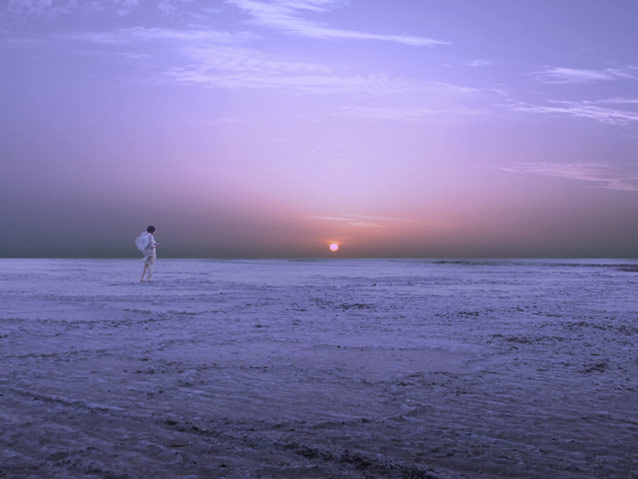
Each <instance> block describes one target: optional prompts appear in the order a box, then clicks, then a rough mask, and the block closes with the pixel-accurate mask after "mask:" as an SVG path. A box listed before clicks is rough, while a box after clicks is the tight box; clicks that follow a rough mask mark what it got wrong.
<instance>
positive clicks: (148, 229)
mask: <svg viewBox="0 0 638 479" xmlns="http://www.w3.org/2000/svg"><path fill="white" fill-rule="evenodd" d="M153 231H155V226H153V225H151V226H149V227H148V228H146V232H147V233H152V232H153Z"/></svg>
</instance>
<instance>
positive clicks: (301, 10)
mask: <svg viewBox="0 0 638 479" xmlns="http://www.w3.org/2000/svg"><path fill="white" fill-rule="evenodd" d="M226 1H227V3H229V4H231V5H234V6H235V7H237V8H239V9H240V10H241V11H243V12H244V13H246V14H247V15H249V16H250V17H251V23H254V24H257V25H261V26H264V27H268V28H274V29H277V30H281V31H284V32H286V33H289V34H291V35H295V36H300V37H307V38H316V39H322V40H331V39H344V40H378V41H385V42H393V43H400V44H404V45H410V46H417V47H421V46H426V47H432V46H436V45H446V44H449V42H446V41H442V40H435V39H433V38H427V37H423V36H415V35H392V34H379V33H370V32H363V31H358V30H348V29H341V28H332V27H329V26H325V25H322V24H320V23H316V22H313V21H310V20H306V19H304V18H303V17H302V15H303V14H305V13H308V12H311V13H323V12H327V11H329V10H331V9H333V8H335V7H338V6H342V5H343V4H344V2H342V1H335V0H293V1H271V2H265V1H257V0H226Z"/></svg>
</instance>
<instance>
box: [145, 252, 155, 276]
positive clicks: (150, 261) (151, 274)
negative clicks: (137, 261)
mask: <svg viewBox="0 0 638 479" xmlns="http://www.w3.org/2000/svg"><path fill="white" fill-rule="evenodd" d="M154 264H155V258H154V257H152V256H151V258H150V259H149V261H148V263H147V266H148V274H147V276H146V281H150V280H151V276H153V265H154Z"/></svg>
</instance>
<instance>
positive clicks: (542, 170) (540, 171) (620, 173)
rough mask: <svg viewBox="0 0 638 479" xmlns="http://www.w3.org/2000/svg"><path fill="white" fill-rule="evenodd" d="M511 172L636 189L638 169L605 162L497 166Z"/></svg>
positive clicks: (603, 186) (627, 189)
mask: <svg viewBox="0 0 638 479" xmlns="http://www.w3.org/2000/svg"><path fill="white" fill-rule="evenodd" d="M498 169H500V170H502V171H508V172H511V173H527V174H535V175H542V176H551V177H555V178H564V179H568V180H577V181H585V182H589V183H593V184H595V186H597V187H599V188H605V189H608V190H618V191H638V169H636V168H635V167H634V168H628V167H623V166H618V165H610V164H605V163H542V162H541V163H516V164H514V165H511V166H507V167H498Z"/></svg>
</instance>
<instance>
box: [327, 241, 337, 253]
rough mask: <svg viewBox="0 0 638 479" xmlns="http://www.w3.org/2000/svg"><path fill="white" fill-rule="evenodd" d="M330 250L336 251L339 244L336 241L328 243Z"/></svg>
mask: <svg viewBox="0 0 638 479" xmlns="http://www.w3.org/2000/svg"><path fill="white" fill-rule="evenodd" d="M329 248H330V251H332V252H333V253H336V252H337V251H339V245H338V244H337V243H330V246H329Z"/></svg>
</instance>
